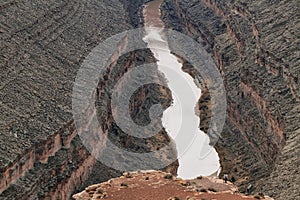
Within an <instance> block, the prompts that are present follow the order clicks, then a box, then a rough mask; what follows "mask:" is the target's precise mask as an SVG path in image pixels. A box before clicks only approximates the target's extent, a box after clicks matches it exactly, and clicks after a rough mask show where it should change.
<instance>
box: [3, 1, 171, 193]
mask: <svg viewBox="0 0 300 200" xmlns="http://www.w3.org/2000/svg"><path fill="white" fill-rule="evenodd" d="M122 3H124V4H122ZM125 3H126V2H125V1H124V2H120V1H94V0H86V1H3V2H1V5H0V10H1V12H0V15H1V20H0V21H1V22H0V25H1V26H0V32H1V59H0V62H1V63H0V69H1V75H0V76H1V81H0V82H1V85H0V110H1V115H0V199H68V198H69V197H70V195H71V194H72V193H73V192H74V191H75V190H78V189H80V188H82V187H84V186H86V185H87V184H92V183H95V182H101V181H105V180H108V179H109V178H111V177H115V176H119V175H120V174H121V172H119V171H117V170H114V169H110V168H109V167H106V166H105V165H103V164H101V163H100V162H98V161H96V160H95V158H93V157H92V156H91V155H90V154H89V152H88V151H87V150H86V148H85V146H83V144H82V142H81V140H80V138H79V137H78V136H77V130H76V127H75V124H74V120H73V119H72V118H73V117H72V110H71V109H72V107H71V106H72V104H71V101H72V89H73V83H74V81H75V77H76V74H77V71H78V69H79V67H80V65H81V63H82V61H83V60H84V58H85V57H86V56H87V55H88V53H89V52H90V51H91V50H92V49H93V48H94V47H95V46H96V45H97V44H99V43H100V42H102V41H104V40H105V39H106V38H108V37H110V36H112V35H114V34H116V33H119V32H122V31H124V30H126V29H128V28H130V27H131V24H133V21H134V19H131V18H130V15H129V14H128V13H127V10H126V4H125ZM127 3H128V2H127ZM125 48H126V44H125ZM117 50H118V49H116V51H117ZM119 53H121V52H119ZM151 57H152V56H151V54H150V53H149V52H147V51H145V52H141V53H139V52H132V53H131V54H129V55H125V56H124V57H123V58H120V59H119V60H123V62H122V63H121V64H112V65H110V66H107V67H108V69H110V70H112V71H113V73H110V74H109V76H114V77H118V76H122V73H125V72H126V70H128V68H130V67H131V68H132V67H135V65H136V63H138V61H139V62H150V61H151V59H152V58H151ZM117 59H118V58H117ZM120 62H121V61H120ZM117 63H118V62H117ZM110 70H108V72H109V71H110ZM115 81H117V80H115ZM101 84H102V85H101ZM112 84H113V83H112V82H110V83H108V82H105V80H104V81H102V83H99V85H101V87H102V89H104V90H105V91H109V90H108V88H109V87H111V85H112ZM160 89H161V88H157V89H156V90H154V91H153V92H152V93H151V94H148V93H147V92H146V91H147V90H141V91H140V95H141V96H144V97H145V98H144V99H142V100H141V102H142V104H143V102H145V101H146V100H147V102H148V103H149V102H150V103H152V101H153V100H152V98H151V97H150V95H152V96H162V95H160V92H161V91H160ZM99 91H100V90H99ZM95 92H96V89H95ZM143 94H144V95H143ZM166 94H167V93H166ZM105 95H106V97H109V94H108V93H107V92H106V93H105ZM137 96H139V95H137ZM167 96H168V95H165V100H164V101H165V102H166V103H167V102H168V101H169V100H167V99H168V97H167ZM162 97H163V96H162ZM162 99H163V98H162ZM138 100H140V99H139V98H138V97H137V98H136V99H135V100H134V101H133V102H134V103H135V102H137V101H138ZM103 101H104V100H103ZM105 101H106V100H105ZM95 103H96V99H95ZM139 106H141V105H139ZM134 107H137V106H134ZM98 109H100V108H98ZM141 112H143V110H142V111H140V110H138V112H137V113H133V116H135V115H139V114H140V113H141ZM101 117H103V118H106V117H108V118H111V116H110V115H109V114H106V115H105V114H102V115H101ZM105 129H109V130H108V132H107V134H108V135H109V136H110V137H113V136H114V139H115V141H116V143H121V144H122V145H123V147H125V148H129V147H131V146H134V145H135V146H134V147H132V149H134V148H137V147H136V146H139V147H140V148H142V149H143V148H145V149H146V150H147V149H148V150H149V149H151V148H155V149H156V148H159V147H160V146H161V144H163V143H165V142H167V141H168V140H169V139H168V136H167V135H166V133H165V132H161V133H160V135H157V136H156V137H153V138H151V141H146V142H145V141H138V142H136V143H137V144H132V143H134V142H133V141H135V139H134V138H132V139H130V138H128V137H123V135H121V134H122V133H119V134H116V133H118V132H120V131H119V130H117V129H116V128H115V127H114V125H113V124H108V125H107V126H106V127H105ZM120 135H121V136H120ZM102 148H103V149H104V148H105V142H104V146H103V147H102ZM172 153H175V152H172ZM173 156H176V154H174V155H173ZM159 159H164V158H160V157H158V160H159ZM176 165H177V164H176V163H175V165H174V166H173V167H172V166H171V167H170V168H167V169H166V170H167V171H170V172H173V173H176ZM145 168H147V167H145Z"/></svg>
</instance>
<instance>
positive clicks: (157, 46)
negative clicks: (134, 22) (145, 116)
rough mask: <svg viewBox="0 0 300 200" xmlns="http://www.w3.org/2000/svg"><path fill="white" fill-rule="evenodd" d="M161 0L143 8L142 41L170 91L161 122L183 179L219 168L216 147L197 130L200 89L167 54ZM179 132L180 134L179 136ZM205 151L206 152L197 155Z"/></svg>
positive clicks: (176, 61) (213, 171)
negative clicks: (184, 142) (173, 145)
mask: <svg viewBox="0 0 300 200" xmlns="http://www.w3.org/2000/svg"><path fill="white" fill-rule="evenodd" d="M162 2H163V0H154V1H152V2H150V3H148V4H146V5H145V7H144V10H143V17H144V26H145V30H146V31H145V32H146V35H145V37H144V41H145V42H146V43H147V44H148V47H149V48H150V50H151V51H152V52H153V54H154V56H155V58H156V59H157V60H158V61H157V65H158V69H159V70H160V71H161V72H162V73H163V74H164V75H165V78H166V79H167V81H168V87H169V89H170V90H171V92H172V98H173V103H172V105H171V106H170V107H169V108H168V109H167V110H166V111H165V112H164V113H163V117H162V122H163V126H164V127H165V129H166V131H167V132H168V134H169V135H170V137H172V139H173V140H174V141H175V143H176V146H177V152H178V160H179V168H178V176H179V177H180V178H183V179H192V178H196V177H197V176H199V175H203V176H209V175H211V174H213V173H215V172H217V171H218V170H219V168H220V164H219V157H218V154H217V152H216V150H215V149H214V148H213V147H211V146H210V145H209V138H208V136H207V135H206V134H205V133H203V132H202V131H200V130H199V128H198V126H199V122H200V119H199V117H198V116H197V115H196V113H195V106H196V103H197V102H198V99H199V98H200V95H201V90H200V89H199V88H198V87H197V86H196V84H195V83H194V80H193V78H192V77H191V76H190V75H189V74H187V73H185V72H183V71H182V69H181V68H182V63H181V61H180V59H178V58H177V57H176V56H175V55H173V54H171V52H170V49H169V46H168V42H167V41H166V40H165V39H164V38H165V37H164V32H163V29H164V23H163V21H162V20H161V12H160V5H161V4H162ZM179 136H181V137H179ZM185 138H193V140H192V141H190V145H189V146H187V147H181V145H180V144H181V143H182V140H184V139H185ZM200 152H202V153H201V155H202V154H203V153H204V152H207V156H206V157H204V158H201V155H200Z"/></svg>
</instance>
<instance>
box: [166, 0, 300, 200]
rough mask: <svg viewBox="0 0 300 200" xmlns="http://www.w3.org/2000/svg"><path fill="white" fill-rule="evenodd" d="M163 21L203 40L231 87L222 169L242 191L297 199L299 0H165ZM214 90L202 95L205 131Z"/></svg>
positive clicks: (221, 152)
mask: <svg viewBox="0 0 300 200" xmlns="http://www.w3.org/2000/svg"><path fill="white" fill-rule="evenodd" d="M162 9H163V13H164V16H163V18H164V21H165V23H166V26H167V27H169V28H174V29H176V30H178V31H181V32H183V33H186V34H188V35H190V36H191V37H193V38H194V39H195V40H197V41H198V42H200V43H201V44H203V45H205V48H206V49H207V51H208V52H210V53H211V55H212V56H213V58H214V60H215V63H216V64H217V66H218V68H219V70H220V72H221V75H222V76H223V79H224V85H225V88H226V92H227V102H228V109H227V119H226V124H225V127H224V130H223V133H222V136H221V138H220V140H219V142H218V143H217V145H216V148H217V151H218V153H219V156H220V159H221V165H222V169H223V173H229V174H230V176H231V177H234V178H235V179H236V182H235V183H236V184H237V185H238V186H239V187H240V189H241V191H246V187H248V186H249V184H251V185H252V186H253V187H252V189H253V190H254V191H263V192H265V193H267V194H270V195H272V196H274V197H276V199H277V198H278V199H295V198H297V197H298V194H297V187H298V185H297V184H294V183H293V182H294V181H295V182H297V179H299V173H298V172H297V170H298V169H297V168H298V167H297V166H299V159H297V155H298V154H299V149H300V148H299V143H298V142H297V141H299V131H300V127H299V119H300V114H299V108H300V104H299V97H300V96H299V95H300V93H299V88H300V83H299V71H300V70H299V69H300V68H299V56H298V54H299V50H297V48H296V47H297V39H296V38H297V35H299V31H298V30H299V18H297V17H296V15H295V14H296V13H297V2H296V1H267V0H266V1H251V2H249V1H238V0H237V1H213V0H201V1H188V0H167V1H165V3H164V5H163V6H162ZM209 99H210V98H209V92H207V91H205V92H204V96H202V98H201V99H200V106H199V108H200V109H201V111H200V117H201V124H200V127H201V128H202V129H203V130H207V128H208V127H207V126H208V124H207V123H206V122H208V121H209V118H210V114H209V113H210V112H207V110H209V109H208V108H209V107H210V106H211V103H210V100H209Z"/></svg>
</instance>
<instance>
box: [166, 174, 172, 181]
mask: <svg viewBox="0 0 300 200" xmlns="http://www.w3.org/2000/svg"><path fill="white" fill-rule="evenodd" d="M164 178H165V179H169V180H172V179H173V175H172V174H167V175H165V176H164Z"/></svg>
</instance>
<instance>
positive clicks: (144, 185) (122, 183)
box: [73, 171, 270, 200]
mask: <svg viewBox="0 0 300 200" xmlns="http://www.w3.org/2000/svg"><path fill="white" fill-rule="evenodd" d="M257 198H258V197H257ZM257 198H254V197H250V196H243V195H241V194H238V193H237V188H236V187H235V186H234V185H232V184H231V183H227V184H225V183H223V181H222V180H220V179H215V178H210V177H202V178H201V179H200V178H199V179H194V180H187V181H185V180H182V179H179V178H176V177H174V176H172V175H170V174H167V173H164V172H160V171H148V172H134V173H125V174H124V175H123V176H121V177H120V178H116V179H111V180H109V181H108V182H105V183H101V184H97V185H92V186H89V187H88V188H86V189H85V190H84V191H83V192H81V193H79V194H76V195H74V196H73V199H76V200H93V199H107V200H171V199H172V200H188V199H189V200H198V199H199V200H245V199H247V200H257ZM261 199H264V198H263V197H261ZM265 199H270V198H265Z"/></svg>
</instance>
